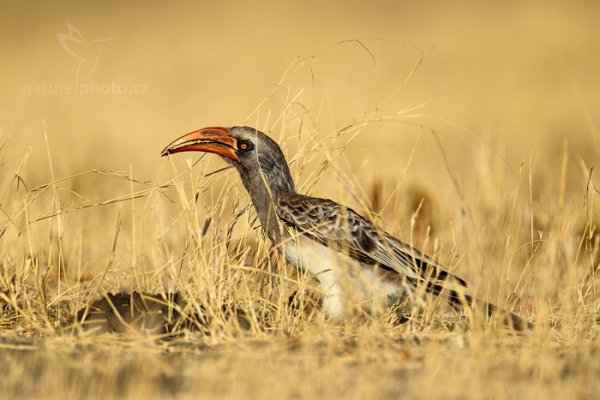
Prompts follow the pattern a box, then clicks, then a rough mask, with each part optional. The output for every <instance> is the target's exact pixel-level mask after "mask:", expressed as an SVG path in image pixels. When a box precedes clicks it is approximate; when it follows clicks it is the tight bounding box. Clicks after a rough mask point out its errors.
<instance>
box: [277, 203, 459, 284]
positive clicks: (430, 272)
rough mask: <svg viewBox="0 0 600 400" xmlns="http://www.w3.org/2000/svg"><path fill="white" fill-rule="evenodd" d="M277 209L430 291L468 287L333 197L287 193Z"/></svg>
mask: <svg viewBox="0 0 600 400" xmlns="http://www.w3.org/2000/svg"><path fill="white" fill-rule="evenodd" d="M275 209H276V212H277V215H278V216H279V218H280V219H281V220H282V221H283V222H284V224H285V225H287V226H288V227H290V228H292V229H294V230H295V231H297V232H299V233H301V234H304V235H307V236H308V237H310V238H311V239H313V240H315V241H317V242H319V243H321V244H323V245H326V246H329V247H333V248H335V249H337V250H338V251H340V252H342V253H347V254H348V255H349V256H350V257H352V258H354V259H356V260H358V261H360V262H363V263H366V264H379V265H380V266H381V267H383V268H386V269H390V270H393V271H395V272H397V273H399V274H401V275H404V276H406V277H407V278H408V279H409V280H411V281H414V282H426V283H427V284H428V288H429V289H430V290H431V291H434V292H438V291H440V290H441V287H440V285H442V287H443V285H444V284H445V283H446V282H456V283H458V284H459V285H460V286H463V287H466V286H467V284H466V282H465V281H464V280H463V279H461V278H459V277H457V276H454V275H452V274H450V273H449V272H448V271H446V270H444V269H443V268H442V267H441V266H439V265H438V263H437V262H435V260H433V259H431V258H430V257H428V256H427V255H425V254H423V253H422V252H420V251H419V250H417V249H415V248H414V247H412V246H410V245H408V244H406V243H404V242H402V241H400V240H398V239H396V238H395V237H393V236H392V235H390V234H388V233H386V232H384V231H381V230H378V229H377V228H376V227H375V226H374V225H373V223H371V221H369V220H368V219H366V218H364V217H363V216H361V215H359V214H358V213H356V212H355V211H354V210H352V209H351V208H347V207H344V206H341V205H340V204H338V203H336V202H334V201H332V200H328V199H320V198H315V197H309V196H304V195H300V194H287V195H283V196H280V197H279V198H278V199H277V201H276V204H275Z"/></svg>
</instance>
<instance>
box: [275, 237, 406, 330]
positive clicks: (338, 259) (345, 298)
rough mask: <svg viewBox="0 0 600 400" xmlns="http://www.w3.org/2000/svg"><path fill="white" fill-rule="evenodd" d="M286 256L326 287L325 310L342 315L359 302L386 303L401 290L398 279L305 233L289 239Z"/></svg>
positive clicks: (369, 303) (369, 304) (334, 314)
mask: <svg viewBox="0 0 600 400" xmlns="http://www.w3.org/2000/svg"><path fill="white" fill-rule="evenodd" d="M282 247H283V251H284V254H285V258H286V259H287V260H288V261H289V262H290V263H292V264H294V265H295V266H296V267H297V268H299V269H301V270H303V271H307V272H309V273H310V274H312V275H313V276H314V277H315V278H316V279H317V280H318V281H319V284H320V286H321V290H322V291H323V295H324V296H323V308H324V311H325V313H326V314H327V315H328V316H330V317H332V318H336V319H342V318H343V317H344V315H345V313H346V311H347V310H349V309H350V308H353V307H354V306H356V305H360V306H382V305H383V306H386V305H388V304H387V303H388V301H389V299H390V297H393V296H399V295H401V293H402V289H401V286H400V285H399V284H398V283H397V282H390V281H389V280H385V279H383V277H382V276H380V274H377V273H376V271H375V270H374V268H373V267H372V266H369V265H361V264H360V263H359V262H358V261H356V260H354V259H352V258H350V257H349V256H347V255H345V254H342V253H340V252H338V251H335V250H332V249H331V248H329V247H326V246H323V245H322V244H320V243H317V242H315V241H313V240H311V239H309V238H307V237H305V236H301V237H299V238H297V239H295V240H290V241H288V242H286V243H285V244H284V245H283V246H282Z"/></svg>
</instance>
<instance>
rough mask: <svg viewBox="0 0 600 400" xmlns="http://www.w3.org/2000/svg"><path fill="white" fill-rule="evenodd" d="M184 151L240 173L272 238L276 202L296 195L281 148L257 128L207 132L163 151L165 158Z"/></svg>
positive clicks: (207, 129)
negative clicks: (215, 157) (211, 156)
mask: <svg viewBox="0 0 600 400" xmlns="http://www.w3.org/2000/svg"><path fill="white" fill-rule="evenodd" d="M182 151H204V152H209V153H215V154H219V155H220V156H222V157H224V158H225V160H226V161H227V162H229V164H231V165H233V166H234V167H235V168H236V169H237V170H238V172H239V174H240V177H241V178H242V182H243V183H244V186H245V187H246V189H247V190H248V193H249V194H250V197H251V198H252V202H253V204H254V207H255V208H256V211H257V213H258V216H259V219H260V221H261V223H262V225H263V227H265V229H267V232H268V233H269V235H270V236H271V234H272V233H273V229H270V228H274V225H273V224H274V223H276V221H275V219H274V217H275V214H274V209H273V201H275V200H277V198H278V197H279V196H281V195H283V194H288V193H295V188H294V181H293V180H292V176H291V174H290V170H289V168H288V165H287V161H286V160H285V156H284V155H283V152H282V151H281V148H280V147H279V145H278V144H277V143H276V142H275V141H274V140H273V139H271V138H270V137H268V136H267V135H265V134H264V133H262V132H260V131H258V130H257V129H255V128H249V127H246V126H234V127H232V128H220V127H213V128H204V129H200V130H197V131H194V132H191V133H188V134H187V135H183V136H182V137H180V138H178V139H176V140H174V141H173V142H172V143H170V144H169V145H168V146H167V147H165V149H164V150H163V151H162V153H161V155H163V156H165V155H168V154H172V153H178V152H182Z"/></svg>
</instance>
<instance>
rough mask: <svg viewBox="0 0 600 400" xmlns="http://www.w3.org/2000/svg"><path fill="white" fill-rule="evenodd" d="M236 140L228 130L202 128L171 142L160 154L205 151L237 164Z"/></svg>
mask: <svg viewBox="0 0 600 400" xmlns="http://www.w3.org/2000/svg"><path fill="white" fill-rule="evenodd" d="M236 150H237V140H235V138H233V137H232V136H231V135H230V134H229V128H220V127H212V128H203V129H198V130H197V131H194V132H190V133H188V134H186V135H183V136H182V137H180V138H178V139H175V140H174V141H172V142H171V143H170V144H169V145H167V147H165V148H164V149H163V151H162V152H161V153H160V155H161V156H163V157H164V156H166V155H169V154H173V153H180V152H182V151H205V152H208V153H215V154H218V155H220V156H223V157H227V158H229V159H231V160H233V161H237V162H239V161H240V159H239V158H238V156H237V154H236Z"/></svg>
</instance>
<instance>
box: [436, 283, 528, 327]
mask: <svg viewBox="0 0 600 400" xmlns="http://www.w3.org/2000/svg"><path fill="white" fill-rule="evenodd" d="M459 284H460V286H461V289H463V290H464V287H463V286H464V285H462V282H459ZM426 290H427V292H429V293H433V294H435V295H440V296H442V297H444V298H446V299H447V301H448V303H450V305H452V306H453V307H454V308H458V309H464V308H465V307H470V308H471V309H472V310H474V311H476V312H480V313H483V314H484V315H485V316H486V317H487V318H492V317H494V318H496V317H498V318H500V319H501V320H502V322H503V323H504V324H505V325H506V326H507V327H509V328H511V329H513V330H515V331H518V332H523V331H526V330H530V329H532V328H533V324H532V323H531V322H529V321H527V320H526V319H525V318H523V317H521V316H519V315H517V314H515V313H513V312H511V311H508V310H505V309H504V308H502V307H499V306H497V305H495V304H493V303H490V302H487V301H485V300H480V299H477V298H474V297H473V296H471V295H469V294H466V293H463V290H456V289H449V288H447V287H446V286H445V285H444V284H440V283H436V282H428V283H427V287H426Z"/></svg>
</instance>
